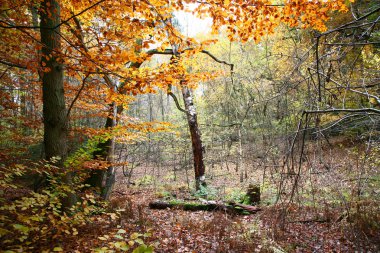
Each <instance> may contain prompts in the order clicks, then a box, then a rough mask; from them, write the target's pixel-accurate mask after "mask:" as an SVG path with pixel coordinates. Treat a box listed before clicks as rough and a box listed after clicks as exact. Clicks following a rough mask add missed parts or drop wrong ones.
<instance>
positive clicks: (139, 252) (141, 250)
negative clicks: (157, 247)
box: [132, 244, 153, 253]
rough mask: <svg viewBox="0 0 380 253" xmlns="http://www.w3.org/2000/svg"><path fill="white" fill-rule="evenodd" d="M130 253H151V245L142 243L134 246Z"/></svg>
mask: <svg viewBox="0 0 380 253" xmlns="http://www.w3.org/2000/svg"><path fill="white" fill-rule="evenodd" d="M132 253H153V247H152V246H149V247H148V246H146V245H145V244H142V245H140V246H138V247H137V248H135V249H134V250H133V251H132Z"/></svg>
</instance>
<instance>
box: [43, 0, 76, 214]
mask: <svg viewBox="0 0 380 253" xmlns="http://www.w3.org/2000/svg"><path fill="white" fill-rule="evenodd" d="M40 12H41V14H40V15H41V29H40V33H41V43H42V45H43V47H42V57H41V65H42V67H43V68H44V71H43V74H42V94H43V96H42V99H43V117H44V146H45V157H46V159H47V160H52V159H53V158H57V159H59V160H58V161H57V162H56V163H55V165H57V166H58V167H61V168H62V169H63V162H64V160H65V159H66V157H67V131H68V130H67V112H66V106H65V95H64V86H63V77H64V74H63V65H62V63H60V62H59V61H58V60H57V58H58V55H57V53H59V52H60V49H61V41H60V37H59V30H60V29H59V26H58V25H59V24H60V22H61V20H60V7H59V3H58V2H57V1H55V0H45V1H43V2H42V5H41V10H40ZM57 26H58V27H57ZM63 180H64V181H65V183H67V184H71V175H70V174H69V173H68V174H67V175H66V176H65V178H64V179H63ZM74 203H75V196H74V195H70V196H68V197H67V198H66V199H65V200H64V206H65V207H70V206H71V205H73V204H74Z"/></svg>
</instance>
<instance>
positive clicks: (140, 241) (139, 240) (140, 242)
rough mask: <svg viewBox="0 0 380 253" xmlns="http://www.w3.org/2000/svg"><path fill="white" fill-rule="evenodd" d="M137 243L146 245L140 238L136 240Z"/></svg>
mask: <svg viewBox="0 0 380 253" xmlns="http://www.w3.org/2000/svg"><path fill="white" fill-rule="evenodd" d="M135 242H137V243H138V244H144V241H143V240H142V239H140V238H137V239H135Z"/></svg>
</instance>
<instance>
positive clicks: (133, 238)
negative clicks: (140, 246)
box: [130, 233, 142, 240]
mask: <svg viewBox="0 0 380 253" xmlns="http://www.w3.org/2000/svg"><path fill="white" fill-rule="evenodd" d="M140 236H142V234H139V233H133V234H131V236H130V237H131V239H132V240H135V239H137V238H139V237H140Z"/></svg>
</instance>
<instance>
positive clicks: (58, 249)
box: [53, 247, 63, 252]
mask: <svg viewBox="0 0 380 253" xmlns="http://www.w3.org/2000/svg"><path fill="white" fill-rule="evenodd" d="M53 251H54V252H60V251H63V249H62V248H61V247H54V249H53Z"/></svg>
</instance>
